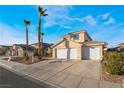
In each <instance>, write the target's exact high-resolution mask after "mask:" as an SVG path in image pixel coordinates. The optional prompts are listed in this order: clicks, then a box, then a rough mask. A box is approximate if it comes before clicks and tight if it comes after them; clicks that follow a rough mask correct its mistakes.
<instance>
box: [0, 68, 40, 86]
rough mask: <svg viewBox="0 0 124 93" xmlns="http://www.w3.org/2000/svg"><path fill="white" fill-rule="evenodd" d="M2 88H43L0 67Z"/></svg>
mask: <svg viewBox="0 0 124 93" xmlns="http://www.w3.org/2000/svg"><path fill="white" fill-rule="evenodd" d="M0 88H41V86H40V85H38V84H36V83H34V82H32V81H30V80H27V79H25V78H23V77H21V76H18V75H16V74H14V73H12V72H10V71H8V70H6V69H4V68H2V67H0Z"/></svg>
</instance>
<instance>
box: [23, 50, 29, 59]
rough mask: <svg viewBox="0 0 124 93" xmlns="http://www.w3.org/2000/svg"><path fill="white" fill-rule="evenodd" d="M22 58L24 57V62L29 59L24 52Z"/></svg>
mask: <svg viewBox="0 0 124 93" xmlns="http://www.w3.org/2000/svg"><path fill="white" fill-rule="evenodd" d="M23 57H24V59H25V60H28V59H29V57H28V53H27V52H26V51H25V52H24V53H23Z"/></svg>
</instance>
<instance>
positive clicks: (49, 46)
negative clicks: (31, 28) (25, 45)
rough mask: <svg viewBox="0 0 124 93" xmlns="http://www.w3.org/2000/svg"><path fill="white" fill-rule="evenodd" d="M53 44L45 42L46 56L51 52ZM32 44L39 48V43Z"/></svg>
mask: <svg viewBox="0 0 124 93" xmlns="http://www.w3.org/2000/svg"><path fill="white" fill-rule="evenodd" d="M51 45H52V44H48V43H43V50H44V51H43V53H44V56H48V55H50V53H51ZM31 46H32V47H34V48H36V49H38V43H34V44H31Z"/></svg>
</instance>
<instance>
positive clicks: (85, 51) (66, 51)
mask: <svg viewBox="0 0 124 93" xmlns="http://www.w3.org/2000/svg"><path fill="white" fill-rule="evenodd" d="M79 52H80V51H79V50H77V49H76V48H57V49H56V58H57V59H79V58H78V57H77V55H78V53H79ZM101 52H102V51H101V47H100V46H85V47H82V49H81V59H82V60H100V59H101Z"/></svg>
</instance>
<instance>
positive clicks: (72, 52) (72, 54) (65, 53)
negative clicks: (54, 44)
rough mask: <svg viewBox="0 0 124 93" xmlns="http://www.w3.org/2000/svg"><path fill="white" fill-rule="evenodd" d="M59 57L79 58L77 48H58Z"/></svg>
mask: <svg viewBox="0 0 124 93" xmlns="http://www.w3.org/2000/svg"><path fill="white" fill-rule="evenodd" d="M56 53H57V58H59V59H77V49H73V48H63V49H60V48H59V49H57V52H56Z"/></svg>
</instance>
